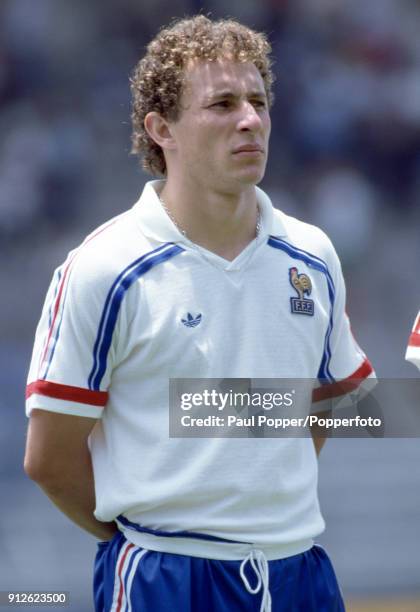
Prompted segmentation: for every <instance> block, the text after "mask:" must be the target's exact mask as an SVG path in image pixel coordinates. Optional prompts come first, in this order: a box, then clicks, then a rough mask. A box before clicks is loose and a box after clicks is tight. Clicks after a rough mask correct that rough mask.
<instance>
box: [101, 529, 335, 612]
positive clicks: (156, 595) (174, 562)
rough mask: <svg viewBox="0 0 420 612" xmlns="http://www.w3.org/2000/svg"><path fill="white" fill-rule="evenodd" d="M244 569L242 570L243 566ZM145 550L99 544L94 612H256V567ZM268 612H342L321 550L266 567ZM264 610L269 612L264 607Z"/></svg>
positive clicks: (122, 542)
mask: <svg viewBox="0 0 420 612" xmlns="http://www.w3.org/2000/svg"><path fill="white" fill-rule="evenodd" d="M242 565H243V564H242ZM240 568H241V561H219V560H215V559H202V558H200V557H189V556H186V555H177V554H171V553H162V552H155V551H149V550H145V549H143V548H140V547H138V546H136V545H134V544H132V543H131V542H128V540H126V538H125V537H124V536H123V535H122V533H117V534H116V535H115V536H114V538H113V539H112V540H111V541H110V542H109V543H107V542H105V543H102V542H101V543H99V544H98V551H97V554H96V559H95V572H94V600H95V611H96V612H219V611H220V612H224V611H226V612H260V610H261V609H262V598H263V589H259V590H258V592H257V593H255V594H252V593H251V592H249V591H248V590H247V588H246V586H245V582H244V578H245V580H246V581H247V582H248V585H249V587H250V589H251V590H252V589H254V588H255V587H256V586H258V585H257V582H258V581H259V580H260V579H259V576H258V573H256V571H255V565H254V564H252V563H247V564H246V565H245V567H243V574H245V576H244V578H243V577H241V574H240ZM267 573H268V576H269V597H271V611H272V612H344V610H345V608H344V603H343V599H342V597H341V593H340V589H339V586H338V584H337V579H336V576H335V573H334V570H333V567H332V565H331V562H330V560H329V558H328V556H327V554H326V552H325V551H324V549H323V548H321V547H320V546H317V545H315V546H313V547H312V548H311V549H310V550H308V551H306V552H303V553H301V554H298V555H293V556H291V557H287V558H286V559H278V560H274V561H268V568H267ZM264 609H266V610H269V609H270V606H269V605H268V606H267V604H266V606H265V607H264Z"/></svg>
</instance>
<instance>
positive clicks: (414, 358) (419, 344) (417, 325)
mask: <svg viewBox="0 0 420 612" xmlns="http://www.w3.org/2000/svg"><path fill="white" fill-rule="evenodd" d="M405 358H406V359H407V361H411V362H412V363H414V365H416V366H417V367H418V368H419V369H420V310H419V312H418V314H417V317H416V320H415V321H414V325H413V329H412V332H411V335H410V337H409V339H408V346H407V351H406V354H405Z"/></svg>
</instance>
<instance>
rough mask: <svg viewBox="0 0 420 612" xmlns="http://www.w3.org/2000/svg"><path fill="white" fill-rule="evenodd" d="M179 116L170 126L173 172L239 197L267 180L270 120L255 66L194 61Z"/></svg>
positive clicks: (171, 166) (188, 75)
mask: <svg viewBox="0 0 420 612" xmlns="http://www.w3.org/2000/svg"><path fill="white" fill-rule="evenodd" d="M186 76H187V81H186V86H185V89H184V92H183V95H182V99H181V113H180V116H179V118H178V120H177V121H176V122H174V123H172V124H171V133H172V135H173V138H174V142H175V148H174V151H173V156H172V157H173V161H174V163H173V164H172V165H168V170H169V172H171V171H172V172H174V173H176V175H177V176H179V177H182V178H184V177H188V178H189V180H190V181H192V182H195V183H196V184H197V185H198V186H200V188H210V189H221V190H227V191H228V192H237V191H240V190H241V189H244V188H246V187H249V186H250V185H255V184H257V183H258V182H259V181H260V180H261V179H262V177H263V176H264V171H265V166H266V162H267V153H268V139H269V135H270V127H271V123H270V115H269V111H268V105H267V96H266V93H265V89H264V82H263V80H262V77H261V75H260V73H259V71H258V69H257V68H256V67H255V66H254V65H253V64H252V63H248V62H247V63H240V62H235V61H231V60H227V59H223V60H218V61H214V62H204V61H196V62H194V63H191V64H190V66H189V67H188V69H187V75H186Z"/></svg>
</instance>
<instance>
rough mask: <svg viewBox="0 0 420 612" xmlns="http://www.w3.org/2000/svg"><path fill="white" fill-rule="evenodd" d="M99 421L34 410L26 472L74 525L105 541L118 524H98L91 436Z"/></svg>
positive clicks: (27, 444)
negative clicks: (89, 442)
mask: <svg viewBox="0 0 420 612" xmlns="http://www.w3.org/2000/svg"><path fill="white" fill-rule="evenodd" d="M95 423H96V419H91V418H86V417H79V416H72V415H68V414H58V413H55V412H48V411H46V410H33V411H32V413H31V416H30V421H29V428H28V437H27V443H26V452H25V464H24V467H25V472H26V473H27V475H28V476H29V478H31V479H32V480H34V481H35V482H36V483H37V484H38V485H39V486H40V487H41V489H42V490H43V491H44V492H45V493H46V494H47V495H48V497H49V498H50V499H51V501H52V502H53V503H54V504H55V505H56V506H57V508H59V509H60V510H61V511H62V512H63V513H64V514H66V515H67V516H68V517H69V518H70V519H71V520H72V521H73V522H74V523H76V524H77V525H79V527H82V529H85V530H86V531H88V532H89V533H91V534H93V535H94V536H96V537H97V538H99V539H101V540H108V539H110V538H112V536H113V535H114V533H115V532H116V531H117V527H116V525H115V523H114V522H111V523H103V522H101V521H98V520H97V519H96V518H95V517H94V515H93V511H94V509H95V488H94V480H93V471H92V462H91V457H90V452H89V448H88V442H87V441H88V436H89V434H90V432H91V431H92V429H93V427H94V425H95Z"/></svg>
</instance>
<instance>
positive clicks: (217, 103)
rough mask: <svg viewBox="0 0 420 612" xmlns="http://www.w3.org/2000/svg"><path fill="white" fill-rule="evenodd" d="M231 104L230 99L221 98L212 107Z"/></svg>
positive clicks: (226, 106) (224, 106) (222, 106)
mask: <svg viewBox="0 0 420 612" xmlns="http://www.w3.org/2000/svg"><path fill="white" fill-rule="evenodd" d="M230 104H231V102H230V100H219V102H215V103H214V104H212V105H211V107H210V108H229V106H230Z"/></svg>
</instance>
